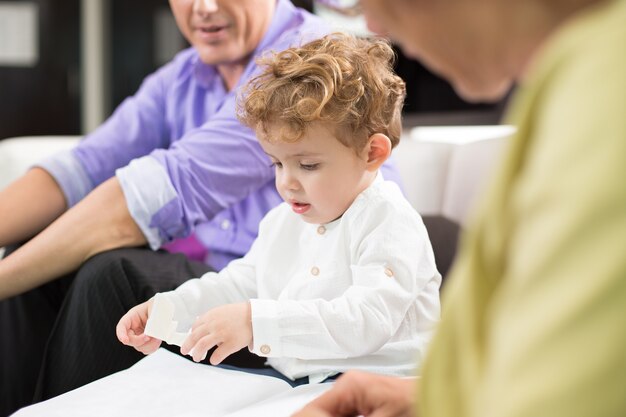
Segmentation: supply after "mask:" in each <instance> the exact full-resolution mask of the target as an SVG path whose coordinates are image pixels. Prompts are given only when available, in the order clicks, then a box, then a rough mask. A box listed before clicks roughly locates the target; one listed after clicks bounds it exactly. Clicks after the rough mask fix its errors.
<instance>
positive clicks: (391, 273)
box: [385, 268, 393, 278]
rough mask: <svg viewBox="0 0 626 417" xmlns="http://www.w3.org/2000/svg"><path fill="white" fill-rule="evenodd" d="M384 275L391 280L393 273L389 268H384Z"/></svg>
mask: <svg viewBox="0 0 626 417" xmlns="http://www.w3.org/2000/svg"><path fill="white" fill-rule="evenodd" d="M385 275H387V276H388V277H390V278H391V277H392V276H393V271H392V270H391V269H389V268H385Z"/></svg>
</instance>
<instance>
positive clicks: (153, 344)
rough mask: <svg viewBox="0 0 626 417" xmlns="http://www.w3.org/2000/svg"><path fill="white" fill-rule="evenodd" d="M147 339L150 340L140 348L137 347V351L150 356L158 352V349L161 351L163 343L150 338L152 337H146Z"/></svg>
mask: <svg viewBox="0 0 626 417" xmlns="http://www.w3.org/2000/svg"><path fill="white" fill-rule="evenodd" d="M145 337H146V338H148V340H147V341H146V342H145V343H143V344H142V345H140V346H135V349H137V350H138V351H139V352H141V353H143V354H144V355H149V354H151V353H154V352H156V351H157V349H159V347H160V346H161V341H160V340H159V339H156V338H154V337H150V336H145Z"/></svg>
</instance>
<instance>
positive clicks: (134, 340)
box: [126, 329, 152, 348]
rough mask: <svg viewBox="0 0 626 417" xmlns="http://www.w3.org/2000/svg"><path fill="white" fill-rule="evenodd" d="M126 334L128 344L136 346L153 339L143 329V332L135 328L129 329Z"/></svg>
mask: <svg viewBox="0 0 626 417" xmlns="http://www.w3.org/2000/svg"><path fill="white" fill-rule="evenodd" d="M126 335H127V336H128V344H129V345H130V346H133V347H135V348H137V347H140V346H143V345H144V344H145V343H146V342H148V341H149V340H150V339H152V338H151V337H150V336H147V335H145V334H144V333H143V329H142V331H141V332H137V331H136V330H135V329H128V332H127V333H126Z"/></svg>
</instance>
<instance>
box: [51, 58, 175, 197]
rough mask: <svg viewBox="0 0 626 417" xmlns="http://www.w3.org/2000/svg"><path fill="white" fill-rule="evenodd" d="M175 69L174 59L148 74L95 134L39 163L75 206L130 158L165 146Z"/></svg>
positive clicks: (167, 135)
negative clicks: (169, 92) (168, 94)
mask: <svg viewBox="0 0 626 417" xmlns="http://www.w3.org/2000/svg"><path fill="white" fill-rule="evenodd" d="M175 72H176V64H175V63H174V62H171V63H169V64H167V65H165V66H164V67H162V68H161V69H159V70H158V71H157V72H155V73H154V74H152V75H150V76H148V77H146V79H145V80H144V81H143V83H142V85H141V86H140V88H139V89H138V91H137V93H136V94H135V95H134V96H132V97H129V98H127V99H126V100H124V101H123V102H122V103H121V104H120V105H119V106H118V107H117V109H116V110H115V112H114V113H113V115H111V117H109V118H108V119H107V120H106V121H105V122H104V123H103V124H102V125H101V126H99V127H98V128H97V129H96V130H95V131H94V132H92V133H90V134H89V135H87V136H86V137H85V138H84V139H83V140H81V142H80V143H79V144H78V145H77V146H76V147H75V148H74V149H73V150H72V151H71V152H70V153H63V154H59V155H57V156H54V157H52V158H49V159H47V160H45V161H44V162H42V163H41V164H39V166H41V167H42V168H44V169H46V170H47V171H48V172H49V173H50V174H51V175H52V176H53V177H54V179H55V180H56V181H57V183H58V184H59V186H60V187H61V189H62V190H63V193H64V194H65V197H66V200H67V202H68V206H70V207H71V206H73V205H74V204H76V203H78V202H79V201H80V200H81V199H82V198H84V197H85V196H86V195H87V194H89V192H91V191H92V190H93V189H94V188H95V187H97V186H98V185H99V184H101V183H102V182H104V181H106V180H107V179H109V178H111V177H112V176H113V175H114V174H115V170H116V169H118V168H120V167H123V166H126V165H127V164H128V163H129V162H130V161H131V160H133V159H135V158H138V157H140V156H143V155H147V154H149V153H150V152H151V151H152V150H154V149H155V148H162V147H166V146H167V142H168V137H169V129H168V127H167V124H166V123H165V120H166V114H165V94H166V93H165V90H166V88H165V86H166V85H168V84H170V80H171V79H173V77H174V74H175Z"/></svg>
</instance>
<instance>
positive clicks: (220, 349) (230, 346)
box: [180, 302, 252, 365]
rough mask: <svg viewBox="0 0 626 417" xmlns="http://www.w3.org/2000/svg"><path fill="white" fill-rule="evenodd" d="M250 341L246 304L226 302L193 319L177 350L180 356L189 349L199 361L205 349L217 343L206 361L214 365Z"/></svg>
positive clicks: (247, 307) (250, 323)
mask: <svg viewBox="0 0 626 417" xmlns="http://www.w3.org/2000/svg"><path fill="white" fill-rule="evenodd" d="M251 342H252V321H251V318H250V303H248V302H245V303H238V304H227V305H224V306H220V307H216V308H213V309H211V310H209V311H208V312H207V313H205V314H204V315H202V316H200V317H198V318H197V319H196V321H195V323H194V324H193V326H192V328H191V334H189V336H187V339H185V342H184V343H183V345H182V346H181V348H180V352H181V353H182V354H183V355H187V354H189V353H190V352H191V355H192V357H193V360H194V361H196V362H199V361H201V360H203V359H204V358H205V357H206V354H207V351H208V350H209V349H211V348H213V346H217V349H215V351H214V352H213V354H212V355H211V358H210V362H211V364H212V365H218V364H219V363H221V362H222V361H223V360H224V359H226V358H227V357H228V356H229V355H231V354H233V353H235V352H237V351H238V350H240V349H241V348H244V347H246V346H248V345H250V343H251Z"/></svg>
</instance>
